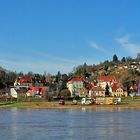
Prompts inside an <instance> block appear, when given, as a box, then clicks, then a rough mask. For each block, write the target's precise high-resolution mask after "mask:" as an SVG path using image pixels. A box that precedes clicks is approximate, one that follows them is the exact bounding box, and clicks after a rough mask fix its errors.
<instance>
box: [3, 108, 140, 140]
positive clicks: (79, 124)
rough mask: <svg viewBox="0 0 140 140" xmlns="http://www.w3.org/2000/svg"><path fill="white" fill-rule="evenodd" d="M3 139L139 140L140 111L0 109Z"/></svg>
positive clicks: (119, 109)
mask: <svg viewBox="0 0 140 140" xmlns="http://www.w3.org/2000/svg"><path fill="white" fill-rule="evenodd" d="M0 139H1V140H125V139H126V140H139V139H140V109H121V108H118V109H116V108H114V109H105V108H94V109H85V108H82V109H19V108H12V109H2V108H1V109H0Z"/></svg>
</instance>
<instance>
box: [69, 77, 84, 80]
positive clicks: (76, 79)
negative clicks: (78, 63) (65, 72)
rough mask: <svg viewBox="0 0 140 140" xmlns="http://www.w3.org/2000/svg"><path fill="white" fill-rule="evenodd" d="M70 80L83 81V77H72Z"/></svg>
mask: <svg viewBox="0 0 140 140" xmlns="http://www.w3.org/2000/svg"><path fill="white" fill-rule="evenodd" d="M71 81H84V78H82V77H81V78H72V79H71Z"/></svg>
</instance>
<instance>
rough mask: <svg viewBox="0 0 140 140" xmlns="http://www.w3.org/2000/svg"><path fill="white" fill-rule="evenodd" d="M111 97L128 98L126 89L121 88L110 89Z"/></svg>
mask: <svg viewBox="0 0 140 140" xmlns="http://www.w3.org/2000/svg"><path fill="white" fill-rule="evenodd" d="M111 96H117V97H121V96H125V97H127V96H128V93H127V91H126V89H124V88H121V87H112V93H111Z"/></svg>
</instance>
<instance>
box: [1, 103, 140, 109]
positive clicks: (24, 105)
mask: <svg viewBox="0 0 140 140" xmlns="http://www.w3.org/2000/svg"><path fill="white" fill-rule="evenodd" d="M11 107H17V108H58V109H60V108H61V109H63V108H64V109H69V108H70V109H71V108H73V109H80V108H87V109H88V108H89V109H92V108H93V109H94V108H110V109H111V108H112V109H113V108H137V109H140V104H124V105H81V104H78V105H71V104H70V103H66V104H65V105H59V104H58V103H55V102H18V103H9V104H8V103H7V104H2V105H0V108H11Z"/></svg>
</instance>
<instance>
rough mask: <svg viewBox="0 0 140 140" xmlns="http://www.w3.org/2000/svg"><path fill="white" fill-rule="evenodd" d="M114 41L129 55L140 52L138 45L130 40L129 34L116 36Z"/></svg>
mask: <svg viewBox="0 0 140 140" xmlns="http://www.w3.org/2000/svg"><path fill="white" fill-rule="evenodd" d="M116 41H117V42H118V43H119V44H120V45H121V46H122V47H123V48H124V49H125V50H126V51H127V52H128V53H129V54H131V55H136V54H137V53H138V52H140V45H139V44H137V43H135V42H132V41H131V40H130V36H129V35H125V36H122V37H120V38H117V39H116Z"/></svg>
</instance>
